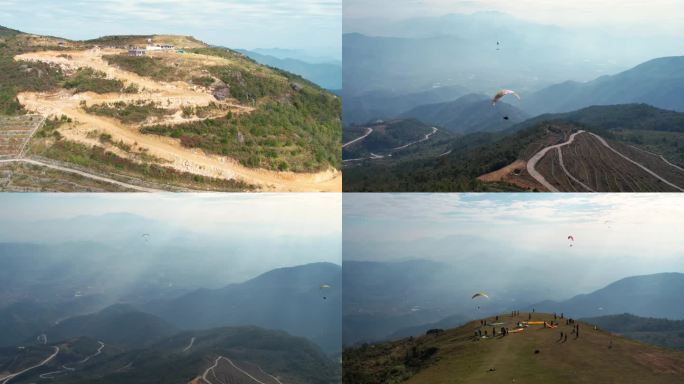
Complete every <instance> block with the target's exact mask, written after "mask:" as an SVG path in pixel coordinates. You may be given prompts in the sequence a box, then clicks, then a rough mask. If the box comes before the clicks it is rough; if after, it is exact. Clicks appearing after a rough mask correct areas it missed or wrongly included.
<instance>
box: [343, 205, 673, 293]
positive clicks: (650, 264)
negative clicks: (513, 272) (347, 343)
mask: <svg viewBox="0 0 684 384" xmlns="http://www.w3.org/2000/svg"><path fill="white" fill-rule="evenodd" d="M343 201H344V203H343V204H344V209H343V212H344V213H343V214H344V221H343V223H344V224H343V227H344V228H343V230H344V235H343V244H344V248H343V259H344V260H378V261H393V260H406V259H432V260H437V261H442V262H447V263H451V264H455V265H464V266H466V267H468V268H469V267H470V266H471V265H472V264H471V263H483V265H487V264H489V263H495V264H496V265H502V264H503V265H510V266H511V267H515V268H516V269H519V270H522V271H523V272H522V273H521V276H519V277H525V278H527V277H528V276H527V275H526V272H525V271H527V270H529V271H534V274H535V275H533V276H532V278H534V276H540V277H544V278H548V277H549V276H554V275H556V276H558V278H559V281H561V280H563V279H565V280H567V281H569V282H573V283H574V282H577V286H581V287H583V288H586V289H590V288H599V287H601V286H603V285H605V284H607V283H610V282H612V281H615V280H617V279H619V278H622V277H626V276H632V275H639V274H648V273H656V272H684V248H682V236H681V228H682V224H684V197H682V196H681V195H676V194H508V193H507V194H345V196H344V200H343ZM569 235H572V236H574V238H575V242H574V245H573V247H569V243H570V241H569V240H568V238H567V237H568V236H569ZM464 262H465V263H464ZM559 271H562V272H563V273H560V274H559V273H558V272H559Z"/></svg>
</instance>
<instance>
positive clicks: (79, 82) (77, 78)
mask: <svg viewBox="0 0 684 384" xmlns="http://www.w3.org/2000/svg"><path fill="white" fill-rule="evenodd" d="M64 88H66V89H72V90H74V91H75V92H76V93H80V92H95V93H109V92H121V91H122V90H123V89H124V84H123V82H122V81H121V80H115V79H108V78H107V75H106V74H105V73H104V72H100V71H96V70H94V69H92V68H79V69H78V70H76V73H75V74H74V75H73V76H71V77H70V78H69V79H67V80H66V81H65V82H64Z"/></svg>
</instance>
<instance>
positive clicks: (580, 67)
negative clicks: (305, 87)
mask: <svg viewBox="0 0 684 384" xmlns="http://www.w3.org/2000/svg"><path fill="white" fill-rule="evenodd" d="M344 29H345V33H344V35H343V37H342V43H343V52H344V68H343V70H344V73H345V75H344V79H345V89H346V90H347V91H348V92H350V95H358V94H361V93H364V92H368V91H373V90H389V89H392V90H394V91H397V92H401V93H409V92H415V91H419V90H425V89H428V88H429V87H431V86H432V85H442V86H446V85H460V86H463V87H466V88H468V89H470V90H471V91H472V92H478V93H485V94H487V95H489V94H490V93H491V94H493V93H494V92H496V91H497V90H498V89H501V88H511V89H516V90H518V91H520V92H521V93H522V94H523V97H524V95H525V94H529V93H530V92H533V91H536V90H539V89H541V88H543V87H545V86H548V85H551V84H554V83H559V82H562V81H566V80H569V79H572V80H575V81H587V80H590V79H593V78H595V77H596V76H597V74H609V73H616V72H619V71H623V70H625V69H627V68H629V67H632V66H634V65H637V64H639V63H641V62H644V61H646V60H649V59H651V58H654V57H663V56H667V55H672V54H674V52H677V50H678V48H677V47H678V45H677V41H676V39H675V38H667V37H662V36H658V37H655V36H651V37H635V36H634V35H632V34H625V33H619V32H617V31H615V30H610V29H609V28H586V27H584V28H573V27H559V26H556V25H551V24H546V25H545V24H541V23H535V22H531V21H527V20H523V19H519V18H516V17H514V16H511V15H509V14H505V13H501V12H476V13H472V14H457V13H453V14H448V15H443V16H434V17H432V16H428V17H410V18H406V19H403V20H400V21H388V20H365V21H364V20H363V19H360V20H354V19H353V18H352V17H349V18H345V27H344ZM497 43H499V44H498V45H497ZM625 46H636V47H639V48H640V49H631V50H630V49H624V47H625ZM346 99H347V98H345V101H346Z"/></svg>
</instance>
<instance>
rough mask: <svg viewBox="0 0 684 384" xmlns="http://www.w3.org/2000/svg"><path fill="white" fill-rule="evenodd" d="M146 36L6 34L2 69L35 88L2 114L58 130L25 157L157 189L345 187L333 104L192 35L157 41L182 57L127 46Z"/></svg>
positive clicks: (42, 133)
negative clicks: (37, 119) (33, 117)
mask: <svg viewBox="0 0 684 384" xmlns="http://www.w3.org/2000/svg"><path fill="white" fill-rule="evenodd" d="M147 38H150V37H146V36H122V37H116V36H110V37H106V38H102V39H99V40H93V41H87V42H73V41H66V40H63V39H55V38H42V37H35V36H33V35H25V34H19V35H16V36H14V35H13V36H9V37H3V38H2V39H3V44H4V46H3V48H0V51H1V52H0V53H1V54H2V55H3V57H2V59H3V61H2V62H0V64H3V65H5V64H6V67H7V68H6V69H7V70H8V71H10V72H11V73H14V74H15V76H16V74H17V73H21V72H23V73H26V74H27V75H26V76H27V77H28V80H22V81H20V82H17V85H16V86H15V87H14V88H10V93H9V94H8V95H7V98H6V99H5V98H3V97H0V106H1V107H2V109H3V110H4V111H5V113H25V112H26V111H31V112H33V113H37V114H40V115H41V116H43V117H44V118H48V119H49V120H50V121H53V122H54V124H51V125H49V126H47V127H43V128H42V129H40V130H39V131H38V132H37V134H36V137H35V138H34V139H32V140H31V142H30V143H29V145H28V146H27V152H26V155H27V156H28V157H31V158H32V159H33V160H36V161H38V160H44V159H49V160H50V161H51V162H53V161H54V162H58V163H59V165H60V166H62V167H68V168H74V169H79V170H81V171H84V172H86V171H87V173H89V174H93V175H97V176H100V177H104V178H105V179H111V180H117V181H119V182H126V183H129V182H131V181H134V182H132V184H133V185H138V186H144V187H146V188H151V189H164V190H168V189H171V190H187V189H200V190H206V189H209V190H264V191H271V190H273V191H338V190H340V189H341V175H340V173H339V171H337V168H338V167H339V166H340V151H339V146H340V139H341V127H340V113H341V112H340V110H341V107H340V105H341V104H340V101H339V99H338V98H337V97H336V96H334V95H332V94H330V93H328V92H327V91H325V90H322V89H321V88H319V87H317V86H315V85H314V84H312V83H310V82H308V81H306V80H305V79H302V78H300V77H297V76H295V75H292V74H289V73H287V72H283V71H279V70H275V69H272V68H268V67H265V66H262V65H259V64H257V63H256V62H254V61H253V60H251V59H249V58H247V57H245V56H243V55H242V54H240V53H237V52H234V51H230V50H227V49H216V48H208V47H207V46H206V44H204V43H201V42H198V41H196V40H194V39H192V38H187V37H182V36H153V37H151V38H152V39H153V41H155V42H171V43H176V45H178V46H185V47H186V48H187V50H186V52H184V53H177V52H175V51H166V52H162V51H148V54H147V55H146V56H143V57H130V56H127V54H126V50H125V49H123V48H122V47H125V46H129V45H144V42H146V40H147ZM58 44H61V45H60V46H57V45H58ZM33 77H36V78H37V80H31V78H33ZM13 79H14V77H13ZM9 160H13V159H9ZM66 173H68V172H66ZM70 177H71V176H64V179H66V180H65V182H68V179H69V178H70ZM37 181H38V180H37ZM111 184H115V183H111ZM113 188H118V187H115V186H113Z"/></svg>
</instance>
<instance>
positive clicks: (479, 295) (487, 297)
mask: <svg viewBox="0 0 684 384" xmlns="http://www.w3.org/2000/svg"><path fill="white" fill-rule="evenodd" d="M478 297H484V298H486V299H489V295H488V294H486V293H484V292H477V293H475V294H474V295H473V297H471V298H470V299H471V300H475V299H476V298H478ZM477 309H478V310H480V306H479V305H478V306H477Z"/></svg>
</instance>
